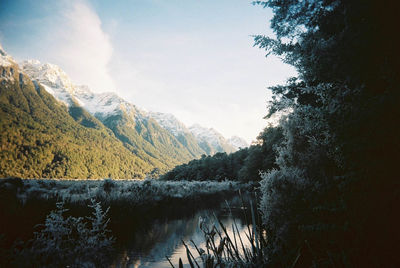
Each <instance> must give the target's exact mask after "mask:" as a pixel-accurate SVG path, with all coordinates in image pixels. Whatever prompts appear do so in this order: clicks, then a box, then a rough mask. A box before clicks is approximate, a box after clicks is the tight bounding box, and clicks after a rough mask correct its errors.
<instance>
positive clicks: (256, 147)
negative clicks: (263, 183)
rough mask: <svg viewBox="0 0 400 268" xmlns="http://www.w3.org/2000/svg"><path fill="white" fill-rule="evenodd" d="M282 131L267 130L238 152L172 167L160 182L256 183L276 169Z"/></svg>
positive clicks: (269, 128)
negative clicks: (229, 181)
mask: <svg viewBox="0 0 400 268" xmlns="http://www.w3.org/2000/svg"><path fill="white" fill-rule="evenodd" d="M282 139H283V132H282V128H281V127H267V128H265V130H264V131H263V132H261V133H260V135H259V136H258V137H257V142H256V143H255V144H253V145H251V146H250V147H248V148H243V149H240V150H239V151H237V152H234V153H231V154H227V153H216V154H215V155H213V156H206V155H203V156H202V157H201V159H195V160H192V161H190V162H189V163H187V164H183V165H180V166H177V167H175V168H174V169H173V170H171V171H169V172H168V173H166V174H165V175H162V176H161V178H160V179H162V180H190V181H192V180H197V181H205V180H207V181H209V180H218V181H221V180H235V181H242V182H247V181H259V180H261V176H260V172H265V171H268V170H271V169H273V168H277V165H276V164H275V158H276V150H277V148H278V147H279V146H280V145H281V143H282Z"/></svg>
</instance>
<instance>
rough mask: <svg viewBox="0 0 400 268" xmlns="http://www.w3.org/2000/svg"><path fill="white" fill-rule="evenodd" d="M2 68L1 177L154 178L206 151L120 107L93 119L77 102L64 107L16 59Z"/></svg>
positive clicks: (0, 114) (0, 118) (151, 121)
mask: <svg viewBox="0 0 400 268" xmlns="http://www.w3.org/2000/svg"><path fill="white" fill-rule="evenodd" d="M0 73H1V75H0V81H1V84H0V129H1V133H0V141H1V151H0V177H6V176H19V177H22V178H66V179H71V178H79V179H86V178H95V179H99V178H107V177H111V178H114V179H129V178H145V177H146V176H152V177H156V176H158V175H159V174H160V173H163V172H165V171H167V170H169V169H171V168H172V167H174V166H176V165H178V164H181V163H183V162H187V161H189V160H191V159H193V158H196V157H200V155H201V154H202V153H204V151H203V150H202V149H201V148H200V147H199V145H198V144H197V143H193V142H191V143H190V142H188V141H187V140H186V139H185V137H182V138H183V139H182V140H183V141H186V143H187V146H186V145H185V144H183V143H181V142H180V141H179V140H178V139H177V138H175V137H174V136H173V135H172V134H171V133H169V132H168V131H167V130H165V129H163V128H162V127H161V126H160V125H158V124H157V122H156V121H154V120H152V119H149V120H142V121H138V120H136V121H135V120H133V119H132V118H131V117H129V116H128V115H127V114H126V113H125V112H124V111H121V113H119V114H115V115H112V116H109V117H107V118H102V117H99V118H96V117H94V116H92V115H91V114H89V113H88V112H87V111H86V110H85V109H83V108H82V107H79V106H78V104H76V106H71V107H69V108H67V107H66V106H64V105H63V104H61V103H59V102H58V101H57V100H55V99H54V98H53V96H51V95H50V94H49V93H48V92H46V90H45V89H44V88H43V87H41V86H40V85H39V84H38V83H36V82H35V81H31V80H30V79H29V77H27V76H26V75H25V74H23V73H22V72H21V71H20V70H19V67H18V65H16V64H14V65H12V66H0ZM189 138H190V137H189Z"/></svg>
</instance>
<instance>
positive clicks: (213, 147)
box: [189, 124, 237, 155]
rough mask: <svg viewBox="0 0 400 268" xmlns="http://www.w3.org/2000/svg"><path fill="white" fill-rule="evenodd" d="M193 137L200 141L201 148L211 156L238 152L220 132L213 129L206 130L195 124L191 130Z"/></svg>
mask: <svg viewBox="0 0 400 268" xmlns="http://www.w3.org/2000/svg"><path fill="white" fill-rule="evenodd" d="M189 130H190V132H191V133H192V135H193V136H194V137H195V138H196V139H197V140H198V141H199V145H200V147H201V148H202V149H203V150H204V151H206V152H207V154H209V155H213V154H215V153H217V152H226V153H233V152H235V151H237V149H236V148H235V147H233V146H232V145H231V144H230V143H229V142H228V141H227V140H226V139H225V138H224V136H222V135H221V134H220V133H219V132H217V131H216V130H215V129H213V128H205V127H202V126H200V125H198V124H195V125H193V126H191V127H190V128H189Z"/></svg>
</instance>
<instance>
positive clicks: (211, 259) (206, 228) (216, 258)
mask: <svg viewBox="0 0 400 268" xmlns="http://www.w3.org/2000/svg"><path fill="white" fill-rule="evenodd" d="M239 193H240V191H239ZM240 197H241V202H242V208H244V210H243V213H244V218H245V220H246V226H247V229H246V230H245V231H244V234H243V233H242V234H241V232H240V231H239V228H238V225H237V223H236V220H235V218H234V217H233V219H234V220H233V224H232V226H230V227H228V226H225V225H224V224H223V223H222V221H221V220H220V219H218V218H217V217H216V216H215V215H214V219H215V223H216V224H212V225H211V226H210V225H207V224H205V223H204V222H203V221H201V220H200V222H199V227H200V229H201V230H202V231H203V234H204V241H205V248H200V247H198V246H197V245H196V244H195V243H194V242H193V240H190V243H191V244H192V245H193V247H194V248H195V251H196V252H195V253H194V254H193V253H192V251H191V250H190V248H189V246H188V245H187V243H185V241H183V240H182V243H183V245H184V247H185V248H186V259H187V263H188V265H189V266H190V267H191V268H196V267H197V268H200V264H201V266H202V267H204V268H216V267H263V266H264V265H265V255H264V252H265V250H266V246H267V237H266V233H265V230H264V228H263V227H262V224H261V221H260V217H259V214H258V213H257V210H256V209H255V208H254V206H253V201H252V199H250V200H249V204H248V205H247V206H245V204H244V201H243V198H242V195H241V194H240ZM226 203H227V207H228V208H229V211H230V214H231V216H232V211H231V208H230V206H229V204H228V202H226ZM248 208H250V213H246V211H247V210H248ZM195 255H196V257H195ZM166 258H167V260H168V262H169V263H170V265H171V266H172V267H173V268H175V266H174V264H173V263H172V262H171V260H170V259H169V258H168V257H167V256H166ZM199 263H200V264H199ZM177 267H179V268H181V267H183V261H182V259H181V258H179V263H178V265H177Z"/></svg>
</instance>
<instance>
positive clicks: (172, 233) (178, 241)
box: [114, 205, 247, 268]
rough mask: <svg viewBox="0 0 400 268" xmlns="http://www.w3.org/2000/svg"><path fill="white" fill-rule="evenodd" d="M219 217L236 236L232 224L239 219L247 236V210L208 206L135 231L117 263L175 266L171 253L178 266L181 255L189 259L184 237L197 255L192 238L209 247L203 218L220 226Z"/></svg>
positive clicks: (160, 220)
mask: <svg viewBox="0 0 400 268" xmlns="http://www.w3.org/2000/svg"><path fill="white" fill-rule="evenodd" d="M230 211H232V214H231V213H230ZM215 217H218V219H220V220H221V222H222V223H223V224H224V226H226V227H227V231H228V234H229V235H230V236H233V234H232V225H233V223H234V221H235V222H236V225H237V227H238V229H239V232H240V233H241V237H242V238H245V237H246V236H245V234H244V230H245V228H246V229H247V227H246V225H245V219H244V210H243V208H240V207H231V210H229V209H227V207H226V206H225V205H221V206H219V207H217V208H214V209H204V210H201V211H198V212H195V213H192V214H191V215H183V216H182V218H181V219H167V218H164V219H155V220H153V221H152V222H151V223H148V224H146V225H144V226H141V227H139V228H136V230H134V235H133V236H132V238H131V241H129V243H128V244H126V245H125V246H123V247H122V248H121V249H120V250H119V252H120V253H119V254H118V259H117V261H116V262H115V265H114V266H115V267H149V268H150V267H151V268H155V267H160V268H161V267H171V265H170V264H169V263H168V261H167V259H166V257H165V256H168V257H169V258H170V260H171V261H172V263H173V264H174V265H175V266H177V264H178V262H179V258H182V260H185V261H184V262H186V249H185V247H184V246H183V244H182V240H184V241H185V242H188V243H187V245H188V246H189V248H190V250H191V252H192V253H193V254H194V255H195V256H197V255H198V254H197V251H196V249H195V248H194V247H193V245H191V243H190V242H189V241H190V240H193V242H194V243H195V244H196V245H197V246H198V247H201V248H203V249H205V241H204V234H203V232H202V230H201V229H200V227H199V220H200V219H207V221H208V224H210V225H212V224H215V225H216V226H218V223H217V221H216V220H215ZM195 253H196V254H195Z"/></svg>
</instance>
